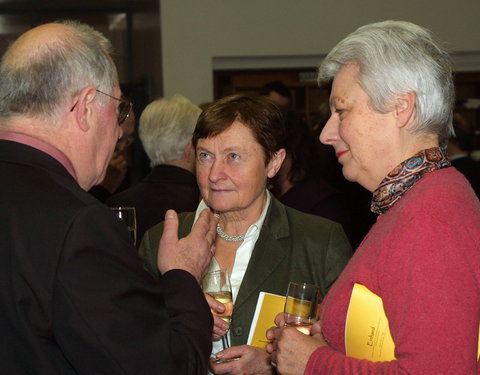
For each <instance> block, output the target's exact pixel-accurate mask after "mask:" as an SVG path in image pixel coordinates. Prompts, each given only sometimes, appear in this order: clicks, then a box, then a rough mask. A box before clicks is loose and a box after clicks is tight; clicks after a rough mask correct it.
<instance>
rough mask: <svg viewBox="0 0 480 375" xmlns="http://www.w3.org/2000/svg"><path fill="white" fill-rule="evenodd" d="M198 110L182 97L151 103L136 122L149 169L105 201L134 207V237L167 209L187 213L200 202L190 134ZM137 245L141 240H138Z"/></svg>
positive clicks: (158, 220) (140, 234)
mask: <svg viewBox="0 0 480 375" xmlns="http://www.w3.org/2000/svg"><path fill="white" fill-rule="evenodd" d="M201 112H202V111H201V109H200V108H199V107H197V106H196V105H194V104H192V103H191V102H190V101H189V100H188V99H187V98H185V97H184V96H182V95H179V94H177V95H174V96H173V97H171V98H161V99H157V100H155V101H153V102H151V103H150V104H149V105H148V106H147V107H146V108H145V109H144V111H143V112H142V115H141V116H140V120H139V123H140V124H139V137H140V140H141V141H142V145H143V148H144V149H145V152H146V154H147V155H148V158H149V159H150V166H151V167H152V170H151V171H150V173H149V174H148V175H147V176H146V177H145V178H144V179H143V180H141V181H140V182H138V183H137V184H135V185H134V186H132V187H131V188H129V189H126V190H124V191H122V192H120V193H118V194H115V195H113V196H112V197H110V198H109V199H107V201H106V204H107V205H109V206H130V207H135V211H136V216H137V238H138V239H141V238H142V236H143V233H144V232H145V231H146V230H147V229H149V228H150V227H152V226H154V225H155V224H157V223H159V222H160V221H162V220H163V218H164V217H165V213H166V212H167V210H168V209H173V210H175V211H176V212H178V213H180V212H190V211H193V210H195V209H196V208H197V206H198V202H199V199H200V192H199V190H198V185H197V181H196V179H195V175H194V173H195V152H194V150H193V147H192V142H191V138H192V134H193V130H194V129H195V124H196V123H197V119H198V116H199V115H200V113H201ZM139 242H140V241H139Z"/></svg>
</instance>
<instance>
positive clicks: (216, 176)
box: [196, 121, 283, 212]
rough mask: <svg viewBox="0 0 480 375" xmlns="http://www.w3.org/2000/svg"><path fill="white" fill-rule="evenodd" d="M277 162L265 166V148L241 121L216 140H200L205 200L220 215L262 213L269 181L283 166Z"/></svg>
mask: <svg viewBox="0 0 480 375" xmlns="http://www.w3.org/2000/svg"><path fill="white" fill-rule="evenodd" d="M277 159H278V158H275V157H274V158H272V161H270V162H269V163H268V165H265V158H264V152H263V149H262V147H261V146H260V144H259V143H258V142H257V141H256V140H255V138H254V136H253V133H252V131H251V130H250V129H249V128H248V127H246V126H245V125H243V124H242V123H241V122H239V121H235V122H233V124H232V125H231V126H230V127H228V128H227V129H226V130H225V131H223V132H222V133H220V134H218V135H217V136H215V137H211V138H201V139H199V140H198V143H197V148H196V172H197V182H198V186H199V187H200V192H201V193H202V196H203V199H204V200H205V202H206V203H207V205H208V206H209V207H211V208H212V209H213V210H215V211H219V212H232V211H243V210H246V211H249V210H258V209H259V210H260V211H261V209H262V204H263V196H264V194H265V185H266V183H267V178H271V177H273V176H274V175H275V173H276V172H277V171H278V169H279V168H280V165H281V161H280V163H278V160H277ZM282 160H283V158H282Z"/></svg>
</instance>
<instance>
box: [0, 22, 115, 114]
mask: <svg viewBox="0 0 480 375" xmlns="http://www.w3.org/2000/svg"><path fill="white" fill-rule="evenodd" d="M59 23H60V24H64V25H65V26H67V27H68V28H69V29H70V30H68V29H67V31H66V32H65V33H62V34H61V35H59V36H58V37H57V38H53V39H52V40H51V41H48V42H47V43H44V44H42V45H40V46H38V45H36V46H34V47H33V48H31V50H29V51H21V52H18V51H17V49H16V48H15V43H13V44H12V45H11V46H10V47H9V49H8V50H7V52H6V53H5V55H4V56H3V58H2V62H1V64H0V98H1V100H0V117H4V118H8V117H12V116H16V115H28V116H39V117H43V118H46V119H50V120H52V121H53V122H56V121H57V120H58V116H59V115H60V113H61V110H62V105H63V106H64V105H65V103H66V102H67V101H68V100H69V99H70V98H71V97H72V96H74V95H76V94H78V92H80V91H81V90H82V89H83V88H84V87H86V86H88V85H93V86H95V87H96V88H97V89H99V90H101V91H104V92H106V93H112V91H113V87H114V86H115V85H118V75H117V70H116V67H115V64H114V62H113V60H112V58H111V57H110V53H111V51H112V46H111V44H110V42H109V41H108V39H106V38H105V37H104V36H103V35H102V34H101V33H100V32H98V31H96V30H94V29H93V28H91V27H90V26H88V25H86V24H82V23H79V22H75V21H62V22H59ZM102 96H105V95H99V96H98V97H99V99H98V100H99V101H100V103H101V104H105V103H106V102H107V99H108V98H103V97H102ZM63 110H64V108H63Z"/></svg>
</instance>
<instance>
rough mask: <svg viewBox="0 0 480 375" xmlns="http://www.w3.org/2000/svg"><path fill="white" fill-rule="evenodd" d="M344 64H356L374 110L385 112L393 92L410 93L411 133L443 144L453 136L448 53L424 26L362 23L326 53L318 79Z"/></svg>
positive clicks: (321, 80)
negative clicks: (434, 137) (428, 135)
mask: <svg viewBox="0 0 480 375" xmlns="http://www.w3.org/2000/svg"><path fill="white" fill-rule="evenodd" d="M346 64H356V65H357V66H358V68H359V72H360V73H359V84H360V86H361V87H362V88H363V90H365V92H366V93H367V95H368V96H369V98H370V102H371V105H372V107H373V108H374V109H375V110H377V111H379V112H384V113H385V112H387V111H388V110H389V109H391V105H392V100H393V99H394V96H395V95H398V94H405V93H409V92H414V93H415V94H416V113H415V116H416V120H417V124H416V126H415V128H414V130H413V131H414V133H416V134H420V133H434V134H437V135H438V136H439V140H440V144H441V145H442V146H444V145H445V144H446V142H447V140H448V138H449V137H450V136H451V135H453V134H454V132H453V126H452V110H453V105H454V97H455V92H454V86H453V78H452V67H451V62H450V57H449V55H448V53H447V52H446V51H445V50H443V49H442V47H441V46H440V43H439V42H438V41H436V40H435V37H434V35H433V34H432V33H431V32H430V31H429V30H427V29H425V28H423V27H420V26H418V25H415V24H413V23H410V22H404V21H384V22H379V23H373V24H369V25H365V26H362V27H360V28H359V29H357V30H356V31H354V32H353V33H351V34H350V35H348V36H347V37H346V38H345V39H343V40H342V41H341V42H340V43H338V44H337V45H336V46H335V47H334V48H333V49H332V50H331V51H330V53H329V54H328V55H327V57H326V58H325V60H324V61H323V62H322V64H321V66H320V68H319V74H318V83H319V84H322V83H325V82H330V81H332V80H333V79H334V78H335V75H336V74H337V73H338V71H339V70H340V69H341V68H342V67H343V66H344V65H346Z"/></svg>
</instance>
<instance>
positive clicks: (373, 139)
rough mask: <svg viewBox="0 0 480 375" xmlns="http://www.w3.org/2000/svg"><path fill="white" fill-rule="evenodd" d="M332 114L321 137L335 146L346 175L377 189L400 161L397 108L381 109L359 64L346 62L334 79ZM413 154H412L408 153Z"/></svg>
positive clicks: (369, 188)
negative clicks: (363, 82)
mask: <svg viewBox="0 0 480 375" xmlns="http://www.w3.org/2000/svg"><path fill="white" fill-rule="evenodd" d="M330 107H331V110H332V115H331V116H330V119H329V120H328V122H327V124H326V125H325V127H324V129H323V131H322V133H321V134H320V141H321V142H322V143H324V144H328V145H331V146H333V147H334V148H335V153H336V156H337V159H338V162H339V163H340V164H342V165H343V175H344V176H345V178H346V179H347V180H349V181H356V182H358V183H359V184H360V185H362V186H363V187H365V188H366V189H368V190H370V191H373V190H375V188H376V187H377V186H378V184H379V183H380V182H381V181H382V179H383V178H384V177H385V176H386V175H387V173H388V172H390V171H391V170H392V169H393V168H394V167H395V166H396V165H397V164H395V163H396V161H397V160H398V159H399V158H400V160H404V159H402V158H401V156H400V155H398V153H399V151H398V147H397V145H398V141H399V139H398V138H399V137H400V135H399V133H398V127H397V126H396V123H397V122H396V118H395V112H394V111H391V112H387V113H380V112H378V111H376V110H374V109H373V108H372V107H371V106H370V104H369V97H368V95H367V94H366V93H365V91H364V90H363V89H362V87H361V86H360V85H359V83H358V67H357V66H356V65H345V66H344V67H342V68H341V69H340V70H339V71H338V73H337V75H336V76H335V79H334V80H333V85H332V92H331V95H330ZM406 156H409V155H406Z"/></svg>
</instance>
